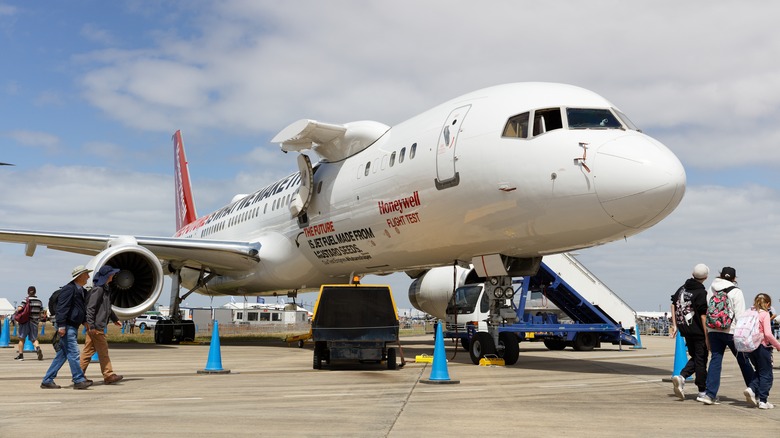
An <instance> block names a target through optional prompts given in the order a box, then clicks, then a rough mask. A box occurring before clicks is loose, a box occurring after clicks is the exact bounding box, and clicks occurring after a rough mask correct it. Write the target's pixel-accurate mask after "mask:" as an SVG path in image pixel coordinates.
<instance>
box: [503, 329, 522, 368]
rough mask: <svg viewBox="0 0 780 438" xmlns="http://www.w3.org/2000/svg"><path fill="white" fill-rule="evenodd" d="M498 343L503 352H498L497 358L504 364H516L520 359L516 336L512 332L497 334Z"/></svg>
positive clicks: (518, 343)
mask: <svg viewBox="0 0 780 438" xmlns="http://www.w3.org/2000/svg"><path fill="white" fill-rule="evenodd" d="M498 343H499V344H500V345H503V346H504V348H503V350H501V349H499V350H498V351H499V356H500V357H501V358H502V359H504V364H506V365H514V364H516V363H517V359H518V358H519V357H520V341H519V340H518V339H517V335H516V334H514V333H512V332H501V333H499V334H498ZM502 351H503V353H502Z"/></svg>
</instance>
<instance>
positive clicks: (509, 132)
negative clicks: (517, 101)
mask: <svg viewBox="0 0 780 438" xmlns="http://www.w3.org/2000/svg"><path fill="white" fill-rule="evenodd" d="M528 117H529V113H523V114H518V115H516V116H514V117H512V118H510V119H509V120H508V121H507V122H506V126H504V133H503V134H501V136H502V137H508V138H528Z"/></svg>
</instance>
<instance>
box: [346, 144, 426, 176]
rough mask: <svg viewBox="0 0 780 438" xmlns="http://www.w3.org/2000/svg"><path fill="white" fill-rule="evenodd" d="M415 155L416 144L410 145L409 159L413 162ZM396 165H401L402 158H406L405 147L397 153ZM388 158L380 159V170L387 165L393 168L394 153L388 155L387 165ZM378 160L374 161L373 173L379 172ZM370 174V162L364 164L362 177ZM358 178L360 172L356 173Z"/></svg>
mask: <svg viewBox="0 0 780 438" xmlns="http://www.w3.org/2000/svg"><path fill="white" fill-rule="evenodd" d="M415 155H417V143H414V144H412V145H411V146H410V147H409V159H410V160H413V159H414V156H415ZM397 157H398V164H401V163H403V162H404V158H405V157H406V147H405V146H404V147H402V148H401V150H400V151H399V152H398V155H397ZM387 160H388V156H387V155H385V156H383V157H382V166H381V167H382V169H383V170H384V168H385V167H386V165H387V164H389V166H390V167H393V166H395V162H396V152H395V151H393V153H392V154H390V158H389V163H388V161H387ZM379 167H380V166H379V158H377V159H375V160H374V172H376V171H377V170H379ZM370 172H371V161H369V162H368V163H366V167H365V170H364V171H363V176H368V174H369V173H370ZM358 178H360V172H358Z"/></svg>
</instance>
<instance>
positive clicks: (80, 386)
mask: <svg viewBox="0 0 780 438" xmlns="http://www.w3.org/2000/svg"><path fill="white" fill-rule="evenodd" d="M90 386H92V381H91V380H84V381H81V382H79V383H74V384H73V389H87V388H89V387H90Z"/></svg>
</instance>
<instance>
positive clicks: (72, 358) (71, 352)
mask: <svg viewBox="0 0 780 438" xmlns="http://www.w3.org/2000/svg"><path fill="white" fill-rule="evenodd" d="M77 335H78V328H77V327H71V326H67V328H66V329H65V336H64V337H63V338H62V339H60V351H58V352H57V355H56V356H54V359H53V360H52V361H51V365H50V366H49V370H48V371H46V375H45V376H43V383H53V382H54V379H55V378H57V372H58V371H59V370H60V368H62V366H63V365H64V364H65V361H66V360H67V361H68V365H70V373H71V375H72V376H73V383H80V382H83V381H85V380H87V379H86V378H85V377H84V372H83V371H81V366H80V364H79V344H78V340H77V339H78V338H77Z"/></svg>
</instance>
